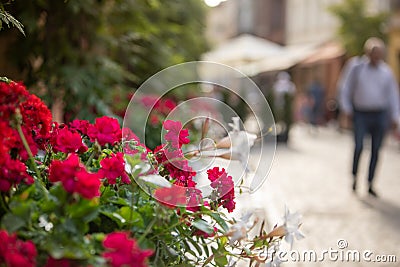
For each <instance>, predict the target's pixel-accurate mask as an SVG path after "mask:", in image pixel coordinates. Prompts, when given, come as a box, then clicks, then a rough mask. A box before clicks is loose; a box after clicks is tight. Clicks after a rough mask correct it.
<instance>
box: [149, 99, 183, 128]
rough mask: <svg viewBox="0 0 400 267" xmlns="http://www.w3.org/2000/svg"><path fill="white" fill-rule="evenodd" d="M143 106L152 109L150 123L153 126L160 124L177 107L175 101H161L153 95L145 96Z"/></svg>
mask: <svg viewBox="0 0 400 267" xmlns="http://www.w3.org/2000/svg"><path fill="white" fill-rule="evenodd" d="M141 104H142V105H144V106H145V107H147V108H150V109H151V113H150V123H151V124H152V125H157V124H159V123H160V122H161V121H162V119H163V118H165V116H166V115H168V114H169V113H170V112H171V111H172V110H173V109H174V108H175V107H176V103H175V101H174V100H172V99H170V98H167V99H161V98H159V97H158V96H151V95H147V96H144V97H143V98H142V99H141Z"/></svg>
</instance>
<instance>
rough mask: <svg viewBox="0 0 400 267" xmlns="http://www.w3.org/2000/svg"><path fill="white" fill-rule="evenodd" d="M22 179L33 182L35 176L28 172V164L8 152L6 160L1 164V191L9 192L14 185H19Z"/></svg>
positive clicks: (28, 182) (27, 182)
mask: <svg viewBox="0 0 400 267" xmlns="http://www.w3.org/2000/svg"><path fill="white" fill-rule="evenodd" d="M21 181H24V182H25V183H26V184H32V183H33V182H34V180H33V178H32V177H31V176H29V175H28V173H27V172H26V166H25V165H24V164H23V163H22V162H21V161H19V160H13V159H11V158H10V157H9V155H8V154H7V155H6V156H5V161H4V163H3V164H2V165H0V191H2V192H7V191H8V190H10V188H11V186H12V185H17V184H19V183H20V182H21Z"/></svg>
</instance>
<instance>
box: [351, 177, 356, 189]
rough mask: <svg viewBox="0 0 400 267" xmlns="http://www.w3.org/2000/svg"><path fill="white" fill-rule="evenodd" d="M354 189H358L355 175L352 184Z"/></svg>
mask: <svg viewBox="0 0 400 267" xmlns="http://www.w3.org/2000/svg"><path fill="white" fill-rule="evenodd" d="M352 189H353V191H354V192H355V191H356V189H357V177H355V176H354V177H353V186H352Z"/></svg>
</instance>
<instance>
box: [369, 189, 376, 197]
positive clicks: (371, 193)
mask: <svg viewBox="0 0 400 267" xmlns="http://www.w3.org/2000/svg"><path fill="white" fill-rule="evenodd" d="M368 194H370V195H371V196H373V197H378V194H377V193H376V192H375V191H374V190H373V189H372V187H370V188H369V189H368Z"/></svg>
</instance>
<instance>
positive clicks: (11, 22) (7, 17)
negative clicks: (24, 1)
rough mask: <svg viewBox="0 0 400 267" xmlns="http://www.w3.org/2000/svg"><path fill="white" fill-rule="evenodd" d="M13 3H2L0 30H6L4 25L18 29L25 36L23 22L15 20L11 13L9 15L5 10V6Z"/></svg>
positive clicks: (0, 7)
mask: <svg viewBox="0 0 400 267" xmlns="http://www.w3.org/2000/svg"><path fill="white" fill-rule="evenodd" d="M11 1H13V0H9V1H7V3H2V2H0V30H2V29H3V28H4V26H3V25H4V24H6V25H7V26H8V27H11V26H13V27H16V28H17V29H18V30H19V31H20V32H21V33H22V34H25V32H24V29H23V28H24V25H22V23H21V22H19V21H18V20H17V19H16V18H14V17H13V16H12V15H11V14H10V13H8V12H7V11H6V10H5V8H4V5H5V4H10V3H11Z"/></svg>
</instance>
